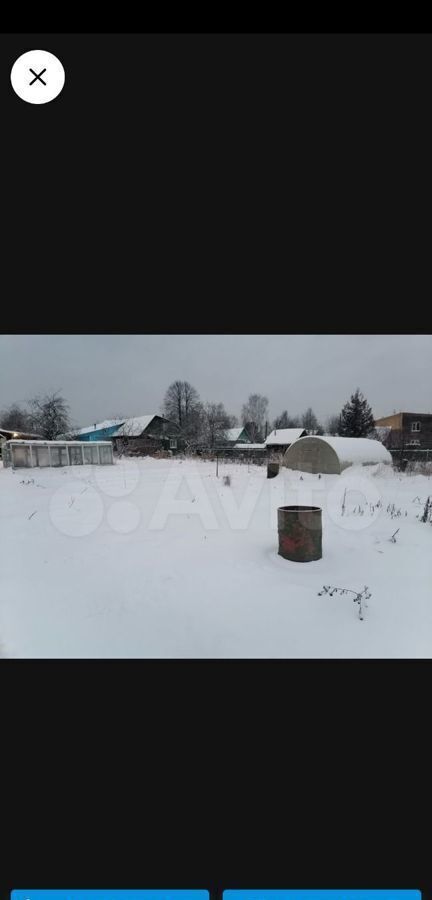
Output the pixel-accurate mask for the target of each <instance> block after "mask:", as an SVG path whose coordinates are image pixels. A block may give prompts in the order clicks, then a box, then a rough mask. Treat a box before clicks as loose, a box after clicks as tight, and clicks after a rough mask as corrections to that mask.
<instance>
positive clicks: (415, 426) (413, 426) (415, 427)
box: [411, 422, 421, 431]
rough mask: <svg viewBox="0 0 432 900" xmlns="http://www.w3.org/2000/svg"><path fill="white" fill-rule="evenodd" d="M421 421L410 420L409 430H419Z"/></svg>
mask: <svg viewBox="0 0 432 900" xmlns="http://www.w3.org/2000/svg"><path fill="white" fill-rule="evenodd" d="M420 428H421V422H411V431H420Z"/></svg>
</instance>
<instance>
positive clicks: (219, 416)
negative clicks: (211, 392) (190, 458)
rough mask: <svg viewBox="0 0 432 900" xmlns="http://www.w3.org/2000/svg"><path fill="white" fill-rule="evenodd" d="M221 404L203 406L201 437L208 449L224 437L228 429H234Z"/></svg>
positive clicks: (230, 418)
mask: <svg viewBox="0 0 432 900" xmlns="http://www.w3.org/2000/svg"><path fill="white" fill-rule="evenodd" d="M232 418H233V417H232V416H230V415H229V414H228V413H227V411H226V409H225V407H224V405H223V403H206V404H205V406H204V422H203V424H204V428H203V437H204V440H205V442H206V444H208V445H209V447H214V446H215V444H216V443H217V442H218V441H220V440H223V439H224V438H225V437H226V432H227V430H228V428H232V427H234V426H233V425H232V424H231V423H232Z"/></svg>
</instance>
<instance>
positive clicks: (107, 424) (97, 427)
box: [73, 419, 125, 434]
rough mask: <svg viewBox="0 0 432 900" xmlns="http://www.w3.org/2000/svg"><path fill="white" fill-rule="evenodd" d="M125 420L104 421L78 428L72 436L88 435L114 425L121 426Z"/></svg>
mask: <svg viewBox="0 0 432 900" xmlns="http://www.w3.org/2000/svg"><path fill="white" fill-rule="evenodd" d="M124 421H125V419H105V420H104V421H103V422H98V423H97V424H96V425H86V426H85V428H79V429H78V430H77V431H74V432H73V433H74V434H90V432H92V431H102V430H103V429H104V428H113V426H114V425H123V422H124Z"/></svg>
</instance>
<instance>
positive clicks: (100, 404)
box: [0, 334, 432, 426]
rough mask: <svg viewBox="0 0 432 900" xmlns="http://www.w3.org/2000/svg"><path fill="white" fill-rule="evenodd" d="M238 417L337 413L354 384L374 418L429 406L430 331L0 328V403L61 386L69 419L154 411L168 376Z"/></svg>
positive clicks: (77, 421) (431, 407)
mask: <svg viewBox="0 0 432 900" xmlns="http://www.w3.org/2000/svg"><path fill="white" fill-rule="evenodd" d="M177 378H179V379H181V380H186V381H190V382H191V384H193V385H194V387H196V389H197V390H198V391H199V393H200V395H201V398H202V399H203V400H208V401H222V402H223V403H224V404H225V406H226V408H227V410H228V412H230V413H232V414H235V415H237V416H240V414H241V407H242V404H243V403H244V402H245V401H246V400H247V397H248V395H249V394H250V393H259V394H265V396H267V397H268V399H269V404H270V406H269V412H270V415H269V419H270V421H271V420H272V419H274V418H275V416H277V415H278V414H279V413H280V412H282V410H284V409H287V410H288V413H289V414H290V415H295V414H297V413H302V412H303V411H304V410H305V409H306V408H307V407H308V406H311V407H312V408H313V410H314V412H315V413H316V415H317V416H318V418H319V419H321V420H325V418H326V417H327V416H329V415H332V414H337V413H339V412H340V410H341V408H342V406H343V404H344V403H345V401H346V400H347V399H348V398H349V396H350V394H351V393H352V392H353V391H354V390H355V389H356V387H359V388H360V390H361V391H363V393H364V394H365V396H366V397H367V399H368V401H369V403H370V404H371V406H372V410H373V413H374V415H375V417H376V418H378V417H380V416H384V415H389V414H391V413H392V412H393V411H394V410H396V411H399V410H406V411H412V412H432V336H431V335H312V334H310V335H0V410H1V409H4V408H5V407H6V406H8V405H10V404H11V403H13V402H17V403H19V404H23V405H24V404H25V402H26V400H28V399H29V398H30V397H32V396H34V395H35V394H37V393H45V392H53V391H55V390H60V391H61V392H62V393H63V395H64V396H65V397H66V399H67V401H68V402H69V405H70V412H71V416H72V419H73V421H74V423H75V424H76V425H81V426H84V425H88V424H93V423H94V422H100V421H102V420H103V419H105V418H111V417H113V416H117V415H119V416H124V415H125V416H132V415H145V414H147V413H154V412H159V411H160V406H161V403H162V400H163V396H164V393H165V390H166V388H167V387H168V385H169V384H170V382H171V381H173V380H174V379H177Z"/></svg>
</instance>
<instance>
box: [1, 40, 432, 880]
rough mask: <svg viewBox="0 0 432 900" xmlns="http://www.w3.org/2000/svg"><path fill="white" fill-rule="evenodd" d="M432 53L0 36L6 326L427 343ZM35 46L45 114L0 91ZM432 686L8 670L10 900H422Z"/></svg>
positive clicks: (90, 667)
mask: <svg viewBox="0 0 432 900" xmlns="http://www.w3.org/2000/svg"><path fill="white" fill-rule="evenodd" d="M431 41H432V38H431V37H430V36H425V35H418V36H411V35H405V36H403V35H362V36H360V35H350V36H344V35H333V36H328V35H325V36H324V35H291V36H286V35H285V36H284V35H273V36H271V35H261V36H259V35H247V34H246V35H235V34H232V35H206V36H202V35H201V36H200V35H195V34H193V35H188V36H185V35H144V34H143V35H123V34H118V35H113V34H99V35H94V34H75V35H72V34H62V35H55V34H48V35H36V34H30V35H21V34H19V35H6V36H3V37H1V39H0V47H1V51H2V52H1V65H2V78H1V86H0V92H1V108H2V123H3V129H2V131H3V138H2V160H3V166H2V170H3V174H4V180H3V190H2V193H3V202H2V211H3V216H2V218H3V226H4V229H3V230H4V239H3V254H2V285H3V291H2V298H3V299H2V318H3V323H4V324H3V330H4V331H5V332H6V333H14V332H17V331H22V332H24V333H29V332H32V331H35V332H41V333H46V332H50V333H52V334H53V341H54V342H55V334H56V333H64V332H72V333H74V332H82V333H90V332H96V333H107V332H117V331H119V332H126V333H128V332H143V333H145V332H151V333H157V332H162V333H166V332H169V333H175V332H184V333H198V334H199V333H203V332H217V333H221V332H222V333H225V332H239V333H249V332H258V333H272V332H275V331H282V332H287V333H299V332H313V333H322V334H323V340H325V333H336V332H339V333H344V332H358V333H366V334H367V333H379V332H382V333H389V332H395V331H396V332H401V333H405V332H410V331H412V332H420V331H428V330H430V327H429V324H428V322H427V319H426V315H427V312H428V308H429V304H430V263H429V254H430V221H429V220H430V208H431V203H430V200H431V197H430V194H431V165H430V160H431V158H432V157H431V135H430V112H429V110H430V83H431V78H430V75H431V65H432V63H431V60H432V55H431V49H432V48H431ZM34 47H41V48H43V49H47V50H50V51H51V52H54V53H55V54H56V55H58V56H59V57H60V59H61V60H62V62H63V64H64V67H65V71H66V84H65V88H64V90H63V92H62V94H61V95H60V96H59V97H58V98H57V99H56V100H55V101H53V102H52V103H50V104H47V105H46V106H42V107H38V106H31V105H29V104H26V103H24V102H22V101H21V100H20V99H19V98H18V97H16V96H15V94H14V93H13V91H12V89H11V86H10V83H9V73H10V68H11V66H12V64H13V62H14V60H15V58H16V57H17V56H18V55H20V53H22V52H25V51H26V50H28V49H32V48H34ZM108 301H109V308H108V305H107V304H108ZM268 364H271V363H270V361H269V362H268ZM329 364H331V360H330V361H329ZM403 364H404V361H403V360H401V365H403ZM383 377H384V376H383ZM407 602H409V598H407ZM429 678H430V676H429V664H428V663H427V662H422V661H417V662H412V661H399V662H396V661H395V662H391V661H386V662H379V661H376V662H373V661H369V662H355V661H351V662H348V661H347V662H343V661H340V662H331V661H327V662H326V661H321V662H314V661H304V662H302V661H298V662H290V661H280V662H277V661H276V662H269V661H255V662H252V661H251V662H246V661H238V662H232V663H230V662H222V661H220V662H218V661H213V662H212V661H208V662H198V661H195V662H192V661H191V662H187V661H184V662H180V661H136V662H135V661H131V662H126V661H125V662H122V661H117V662H111V663H110V662H100V661H98V662H96V661H95V662H92V661H88V662H83V661H69V662H57V663H56V662H54V661H39V662H34V663H30V662H25V661H16V662H12V661H8V662H7V664H5V665H4V666H2V671H1V673H0V679H1V732H2V741H1V744H2V754H3V761H2V768H1V771H2V779H1V780H2V787H1V796H2V802H1V810H2V816H1V819H2V824H3V826H4V835H3V839H2V843H1V851H0V875H1V878H0V883H1V885H2V887H3V888H4V892H5V896H6V892H7V891H8V890H9V889H10V888H12V887H19V886H28V887H38V886H40V887H44V886H45V887H49V886H52V887H55V886H57V887H74V886H75V887H80V886H82V887H92V886H93V887H122V886H123V887H125V886H130V887H157V886H161V887H166V886H171V887H192V886H195V887H208V888H209V889H211V890H213V891H214V893H219V892H220V891H221V890H222V889H223V888H224V887H266V886H269V887H270V886H273V887H314V886H316V887H347V886H348V887H356V886H359V887H360V886H363V887H419V888H423V889H426V888H427V886H428V885H429V886H430V883H431V863H430V858H431V852H430V839H429V831H430V827H429V822H428V818H429V808H430V803H429V801H430V789H429V783H430V779H429V775H428V768H429V767H428V740H427V726H428V709H429V706H430V703H429V694H430V691H429ZM3 801H4V802H3Z"/></svg>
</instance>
